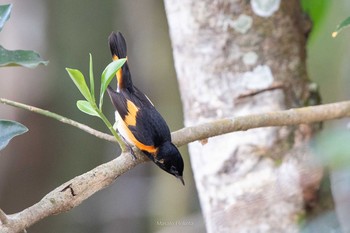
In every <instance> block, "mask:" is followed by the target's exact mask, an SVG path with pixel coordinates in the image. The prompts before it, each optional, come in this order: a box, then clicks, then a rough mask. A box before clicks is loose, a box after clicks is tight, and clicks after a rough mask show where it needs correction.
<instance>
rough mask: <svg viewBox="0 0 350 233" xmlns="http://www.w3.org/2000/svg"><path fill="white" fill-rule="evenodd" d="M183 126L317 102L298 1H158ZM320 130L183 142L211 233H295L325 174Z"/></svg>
mask: <svg viewBox="0 0 350 233" xmlns="http://www.w3.org/2000/svg"><path fill="white" fill-rule="evenodd" d="M165 7H166V13H167V17H168V23H169V28H170V36H171V40H172V46H173V53H174V60H175V68H176V72H177V76H178V82H179V87H180V92H181V98H182V102H183V106H184V114H185V125H186V126H192V125H197V124H198V123H203V122H208V121H211V120H213V119H220V118H226V117H231V116H240V115H246V114H251V113H260V112H267V111H276V110H281V109H288V108H291V107H298V106H303V105H307V104H310V103H312V101H314V102H317V101H318V99H317V98H315V97H317V95H314V94H315V88H314V84H312V83H310V82H309V81H308V79H307V75H306V68H305V43H306V35H307V32H308V31H307V29H308V28H307V27H305V25H307V24H305V23H308V22H307V21H305V18H304V17H303V14H302V12H301V8H300V5H299V0H290V1H279V0H275V1H260V0H251V1H246V0H221V1H209V0H204V1H196V0H184V1H177V0H165ZM316 128H317V127H313V126H309V125H300V126H298V127H291V126H290V127H270V128H263V129H254V130H249V131H247V132H235V133H231V134H228V135H222V136H219V137H215V138H211V139H209V140H208V141H205V140H204V141H201V143H192V144H190V145H189V151H190V156H191V165H192V169H193V173H194V176H195V181H196V186H197V190H198V194H199V198H200V203H201V207H202V212H203V216H204V219H205V222H206V228H207V231H208V232H269V233H271V232H297V231H298V221H300V217H302V216H304V214H305V207H306V206H307V205H308V203H309V202H310V201H313V200H314V198H315V191H316V190H317V188H318V185H319V181H320V179H321V177H322V170H321V169H320V168H319V167H318V166H317V165H315V164H314V162H313V159H312V156H311V153H310V151H309V150H308V148H307V147H306V146H305V145H306V144H307V142H308V141H309V139H310V137H311V136H312V135H313V133H314V131H315V129H316Z"/></svg>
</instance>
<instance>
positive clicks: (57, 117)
mask: <svg viewBox="0 0 350 233" xmlns="http://www.w3.org/2000/svg"><path fill="white" fill-rule="evenodd" d="M0 103H3V104H6V105H10V106H13V107H16V108H21V109H24V110H28V111H31V112H34V113H37V114H40V115H43V116H47V117H50V118H53V119H55V120H58V121H60V122H62V123H65V124H68V125H71V126H74V127H77V128H78V129H81V130H83V131H85V132H87V133H89V134H92V135H94V136H96V137H98V138H101V139H104V140H107V141H110V142H116V140H115V138H114V137H113V136H111V135H109V134H106V133H102V132H100V131H98V130H95V129H93V128H91V127H89V126H87V125H84V124H81V123H79V122H77V121H74V120H72V119H69V118H67V117H64V116H61V115H59V114H56V113H53V112H50V111H48V110H44V109H41V108H37V107H34V106H30V105H27V104H22V103H19V102H16V101H13V100H8V99H4V98H0Z"/></svg>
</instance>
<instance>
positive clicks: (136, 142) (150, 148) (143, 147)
mask: <svg viewBox="0 0 350 233" xmlns="http://www.w3.org/2000/svg"><path fill="white" fill-rule="evenodd" d="M122 127H123V132H124V133H125V134H127V135H123V136H124V137H127V140H128V141H131V142H132V143H133V144H134V145H135V146H136V147H137V148H139V149H140V150H143V151H147V152H149V153H151V154H153V155H155V154H156V152H157V148H155V147H154V146H148V145H145V144H143V143H142V142H140V141H139V140H137V139H136V138H135V136H134V134H133V133H132V132H131V131H130V129H129V128H128V126H127V125H125V124H123V126H122Z"/></svg>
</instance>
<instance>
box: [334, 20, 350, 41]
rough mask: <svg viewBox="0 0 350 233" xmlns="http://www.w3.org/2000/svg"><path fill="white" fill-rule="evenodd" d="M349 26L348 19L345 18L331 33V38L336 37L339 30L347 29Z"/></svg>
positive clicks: (349, 21)
mask: <svg viewBox="0 0 350 233" xmlns="http://www.w3.org/2000/svg"><path fill="white" fill-rule="evenodd" d="M349 25H350V17H348V18H346V19H345V20H344V21H343V22H341V23H340V24H339V25H338V26H337V28H336V29H335V31H334V32H333V33H332V37H336V36H337V35H338V34H339V32H340V31H341V30H343V29H344V28H346V27H348V26H349Z"/></svg>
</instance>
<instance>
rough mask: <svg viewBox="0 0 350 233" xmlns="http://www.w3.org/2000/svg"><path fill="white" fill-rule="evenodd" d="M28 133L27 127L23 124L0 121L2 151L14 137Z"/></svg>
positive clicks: (0, 145) (0, 146) (0, 148)
mask: <svg viewBox="0 0 350 233" xmlns="http://www.w3.org/2000/svg"><path fill="white" fill-rule="evenodd" d="M27 131H28V129H27V127H25V126H24V125H22V124H21V123H18V122H15V121H9V120H2V119H0V150H2V149H4V148H5V147H6V146H7V144H8V143H9V142H10V140H11V139H12V138H13V137H15V136H18V135H21V134H24V133H25V132H27Z"/></svg>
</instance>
